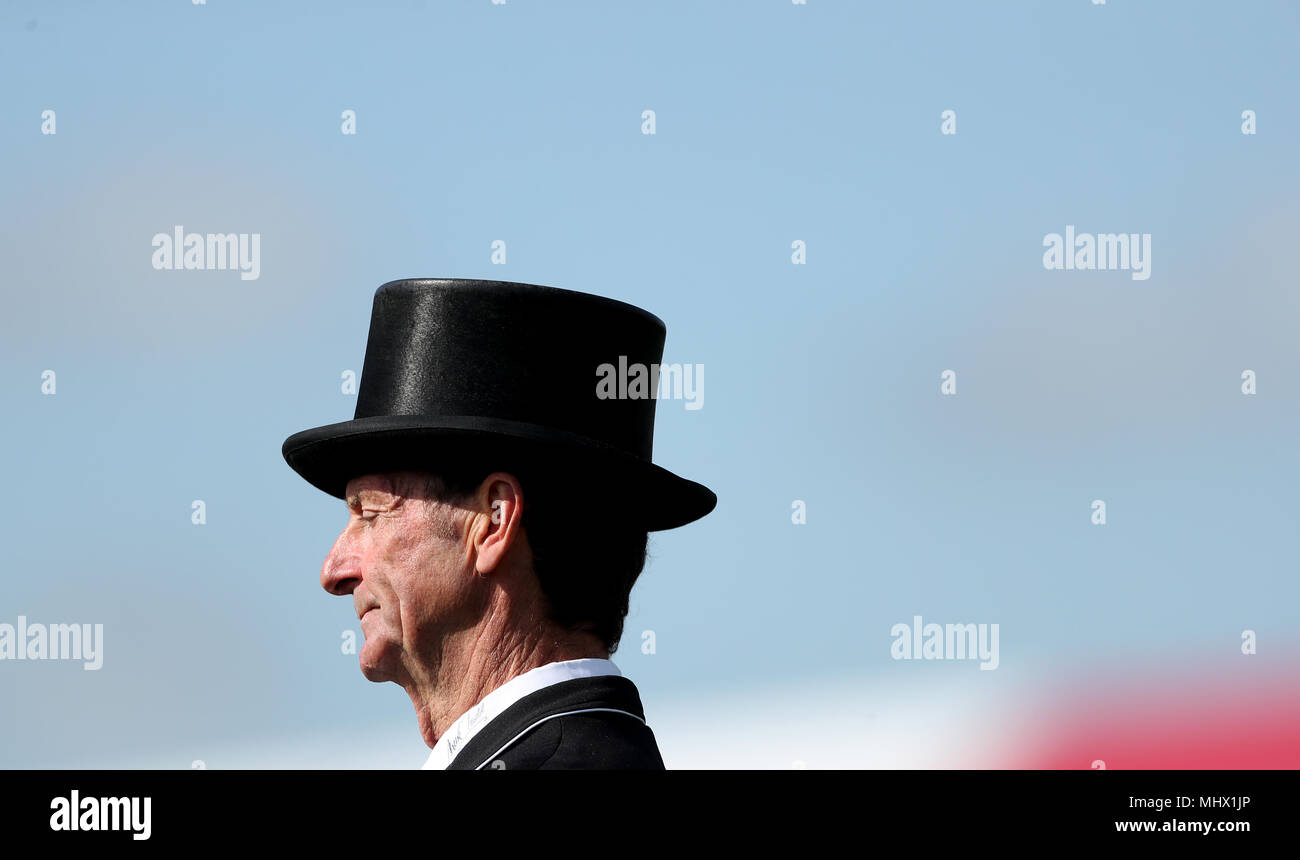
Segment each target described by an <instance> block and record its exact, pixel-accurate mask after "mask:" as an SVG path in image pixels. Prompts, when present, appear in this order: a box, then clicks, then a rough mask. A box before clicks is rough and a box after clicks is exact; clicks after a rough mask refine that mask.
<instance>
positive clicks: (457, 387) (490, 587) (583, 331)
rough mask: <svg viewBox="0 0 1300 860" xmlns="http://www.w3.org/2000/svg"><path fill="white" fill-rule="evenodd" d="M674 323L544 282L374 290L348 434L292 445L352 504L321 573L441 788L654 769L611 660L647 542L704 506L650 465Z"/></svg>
mask: <svg viewBox="0 0 1300 860" xmlns="http://www.w3.org/2000/svg"><path fill="white" fill-rule="evenodd" d="M664 337H665V328H664V324H663V323H662V322H661V321H660V320H659V319H658V318H657V317H655V316H654V315H652V314H650V313H648V312H646V311H644V310H641V309H640V308H637V307H634V306H632V305H628V304H624V303H622V302H617V301H614V300H612V299H606V298H602V297H599V296H593V295H588V294H585V293H577V292H571V291H568V290H559V289H553V288H550V287H541V286H534V285H530V284H516V283H508V282H501V281H475V280H463V279H412V280H402V281H393V282H390V283H388V284H385V285H383V286H382V287H380V288H379V289H378V290H377V291H376V293H375V299H374V307H373V310H372V313H371V321H370V335H369V339H368V341H367V344H366V358H365V365H364V368H363V370H362V376H361V385H360V390H359V391H358V395H357V408H356V415H355V418H354V419H353V420H352V421H346V422H342V423H339V424H331V425H328V426H324V427H318V428H315V429H311V430H305V431H303V432H301V433H296V434H294V435H293V436H290V437H289V438H288V439H287V440H285V443H284V447H283V453H284V457H285V459H286V461H287V462H288V463H289V465H290V466H291V467H292V468H293V469H294V470H295V471H296V472H298V473H299V474H300V475H301V476H302V477H304V478H305V479H306V480H307V481H309V482H310V483H311V484H312V485H313V486H315V487H317V488H318V489H321V490H323V491H325V492H327V493H329V494H330V495H333V496H335V497H337V498H340V499H344V500H346V502H347V506H348V511H349V520H348V523H347V525H346V526H345V527H344V529H343V532H342V533H341V534H340V535H339V537H338V540H337V541H336V542H335V544H334V546H333V548H332V549H331V550H330V553H329V555H328V557H327V558H326V559H325V563H324V565H323V567H322V569H321V585H322V586H323V587H324V588H325V590H326V591H329V592H330V593H331V594H339V595H345V594H350V595H352V600H353V605H354V606H355V608H356V612H357V617H358V618H359V619H360V623H361V629H362V632H363V634H364V636H365V644H364V645H363V647H362V649H361V654H360V663H361V670H362V673H363V674H364V675H365V676H366V677H367V678H368V679H370V680H372V681H392V682H394V683H397V684H400V685H401V686H402V687H403V688H405V690H406V692H407V694H408V695H409V696H410V698H411V702H412V704H413V705H414V706H415V710H416V714H417V716H418V720H419V725H420V733H421V735H422V737H423V738H424V741H425V743H426V744H427V745H428V746H430V747H431V748H432V752H431V753H430V756H429V760H428V762H427V763H426V764H425V768H427V769H455V770H463V769H480V768H485V767H486V768H495V769H573V768H642V769H649V768H662V767H663V759H662V758H661V756H660V754H659V749H658V746H657V744H656V742H655V738H654V734H653V732H652V731H651V730H650V728H649V726H648V725H647V723H646V719H645V713H644V711H643V709H642V706H641V700H640V696H639V695H638V693H637V689H636V687H635V685H633V684H632V682H631V681H629V680H628V679H627V678H624V677H623V676H622V675H621V673H620V672H619V670H618V667H617V666H615V665H614V663H613V662H611V661H610V659H609V658H610V656H611V655H612V654H613V653H614V651H615V650H616V649H617V647H618V643H619V640H620V638H621V636H622V631H623V620H624V618H625V616H626V615H627V610H628V596H629V593H630V592H631V589H632V586H633V584H634V583H635V582H636V579H637V577H638V576H639V575H640V573H641V570H642V568H643V567H644V565H645V558H646V542H647V538H648V535H649V532H651V531H658V530H662V529H670V528H675V527H677V526H681V525H685V524H687V523H689V522H693V521H694V520H697V519H699V518H700V517H703V516H705V515H706V514H708V513H709V512H710V511H711V510H713V508H714V506H715V505H716V503H717V498H716V496H714V494H713V493H712V492H711V491H710V490H709V489H708V488H706V487H704V486H702V485H700V484H697V483H695V482H693V481H689V480H686V479H685V478H681V477H679V476H677V475H675V474H673V473H672V472H669V471H667V470H666V469H664V468H662V467H660V466H658V465H655V464H654V463H652V462H651V447H652V441H653V434H654V406H655V399H656V394H657V392H656V391H654V390H648V389H647V386H644V385H643V386H620V388H619V390H618V393H619V395H625V396H614V397H611V396H609V386H601V387H599V390H598V385H597V381H598V379H599V378H600V377H599V371H598V368H601V367H602V366H606V367H608V365H610V364H613V365H616V366H618V367H620V368H623V367H639V368H641V369H643V370H644V369H645V368H655V369H657V368H658V366H659V362H660V359H661V358H662V354H663V344H664Z"/></svg>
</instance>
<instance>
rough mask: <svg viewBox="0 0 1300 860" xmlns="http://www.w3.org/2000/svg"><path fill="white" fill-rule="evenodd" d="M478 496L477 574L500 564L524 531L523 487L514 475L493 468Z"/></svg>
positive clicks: (475, 543)
mask: <svg viewBox="0 0 1300 860" xmlns="http://www.w3.org/2000/svg"><path fill="white" fill-rule="evenodd" d="M477 498H478V502H479V513H478V514H477V515H476V516H475V522H474V528H473V540H474V544H473V548H474V567H475V571H476V572H477V573H478V574H480V575H487V574H489V573H491V572H492V571H494V570H496V569H497V568H498V567H499V566H500V565H501V563H502V561H503V560H504V559H505V557H506V554H507V553H509V551H510V548H511V547H512V546H514V545H515V543H516V542H518V540H519V536H520V534H521V533H522V531H523V518H524V509H523V506H524V491H523V488H522V487H521V486H520V485H519V480H518V479H517V478H516V477H515V476H514V475H511V474H510V473H509V472H493V473H492V474H491V475H488V476H487V477H486V478H484V479H483V483H482V484H480V485H479V488H478V496H477ZM485 512H486V513H485Z"/></svg>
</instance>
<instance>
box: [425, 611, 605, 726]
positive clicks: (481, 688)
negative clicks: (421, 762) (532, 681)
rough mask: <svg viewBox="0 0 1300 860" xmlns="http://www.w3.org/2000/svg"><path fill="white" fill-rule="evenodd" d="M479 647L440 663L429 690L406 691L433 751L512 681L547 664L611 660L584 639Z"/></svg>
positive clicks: (544, 639)
mask: <svg viewBox="0 0 1300 860" xmlns="http://www.w3.org/2000/svg"><path fill="white" fill-rule="evenodd" d="M476 645H478V646H479V647H476V648H471V649H469V650H468V651H467V652H466V653H465V654H464V655H463V657H462V659H460V660H454V661H448V662H444V663H442V665H441V666H440V671H439V676H438V678H437V682H436V684H435V685H434V686H432V687H431V688H426V689H419V686H418V685H414V684H412V685H411V686H409V687H408V688H407V693H408V694H409V695H410V697H411V704H413V705H414V706H415V710H416V716H417V718H418V720H419V724H420V735H421V737H423V738H424V742H425V744H426V745H427V746H429V747H430V748H432V747H433V746H434V745H435V744H436V743H437V742H438V738H440V737H441V736H442V734H443V733H444V732H446V731H447V729H449V728H450V727H451V725H452V723H454V722H455V721H456V720H457V719H458V718H459V717H460V716H461V715H462V714H464V713H465V712H466V711H468V710H469V709H470V708H472V707H474V706H475V705H476V704H478V703H479V702H481V701H482V700H483V698H484V697H485V696H487V695H488V693H491V692H492V691H493V690H495V689H497V688H498V687H500V686H501V685H502V684H505V683H506V682H507V681H509V680H511V679H512V678H517V677H518V676H520V675H522V674H524V673H525V672H528V671H530V670H532V669H536V668H537V667H539V666H545V665H546V664H548V663H557V662H561V661H564V660H580V659H583V658H596V659H608V658H609V652H608V651H606V650H605V649H604V648H603V647H601V646H600V645H599V644H598V643H597V642H596V641H595V640H594V637H591V636H586V635H579V636H578V637H571V636H570V637H566V638H564V639H559V638H557V637H554V636H544V637H537V638H535V639H533V640H532V641H527V642H517V643H515V645H514V647H506V646H505V643H501V642H496V643H494V644H493V646H492V647H484V645H483V643H482V640H481V639H480V640H478V642H476Z"/></svg>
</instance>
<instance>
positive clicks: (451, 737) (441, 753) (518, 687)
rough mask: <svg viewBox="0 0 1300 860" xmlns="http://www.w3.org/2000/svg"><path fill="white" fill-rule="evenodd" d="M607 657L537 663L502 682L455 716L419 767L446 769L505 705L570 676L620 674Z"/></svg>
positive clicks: (566, 679) (569, 678)
mask: <svg viewBox="0 0 1300 860" xmlns="http://www.w3.org/2000/svg"><path fill="white" fill-rule="evenodd" d="M622 674H623V673H622V672H620V671H619V670H618V667H617V666H615V665H614V664H613V663H612V662H611V661H609V660H601V659H596V658H591V657H587V658H583V659H581V660H562V661H560V662H557V663H547V664H546V665H545V666H538V667H537V668H536V669H532V670H529V671H527V672H525V673H524V674H522V675H517V676H516V677H514V678H511V679H510V680H509V681H506V682H505V683H504V684H502V685H501V686H500V687H497V688H496V689H495V690H493V691H492V692H490V693H488V694H487V695H486V696H484V697H483V700H482V701H481V702H479V703H478V704H477V705H475V706H474V707H472V708H470V709H469V710H468V711H466V712H465V713H463V714H461V715H460V717H459V718H457V720H456V722H454V723H452V724H451V728H449V729H447V731H445V732H443V733H442V737H440V738H438V742H437V743H436V744H434V746H433V751H432V752H430V753H429V759H428V761H426V762H425V763H424V767H422V768H421V770H446V769H447V765H449V764H451V760H452V759H454V758H455V757H456V754H457V753H458V752H460V751H461V750H463V749H464V748H465V744H467V743H469V740H470V738H472V737H474V735H476V734H478V732H479V729H481V728H483V727H484V726H486V725H487V724H488V723H490V722H492V721H493V720H494V719H496V718H497V717H498V716H500V715H501V713H502V712H503V711H505V709H506V708H508V707H510V706H511V705H513V704H514V703H515V702H517V701H519V700H520V699H522V698H523V697H524V696H527V695H528V694H529V693H535V692H537V691H538V690H540V689H542V688H543V687H549V686H551V685H552V684H558V683H560V682H561V681H569V680H572V679H574V678H595V677H597V676H600V675H622Z"/></svg>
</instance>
